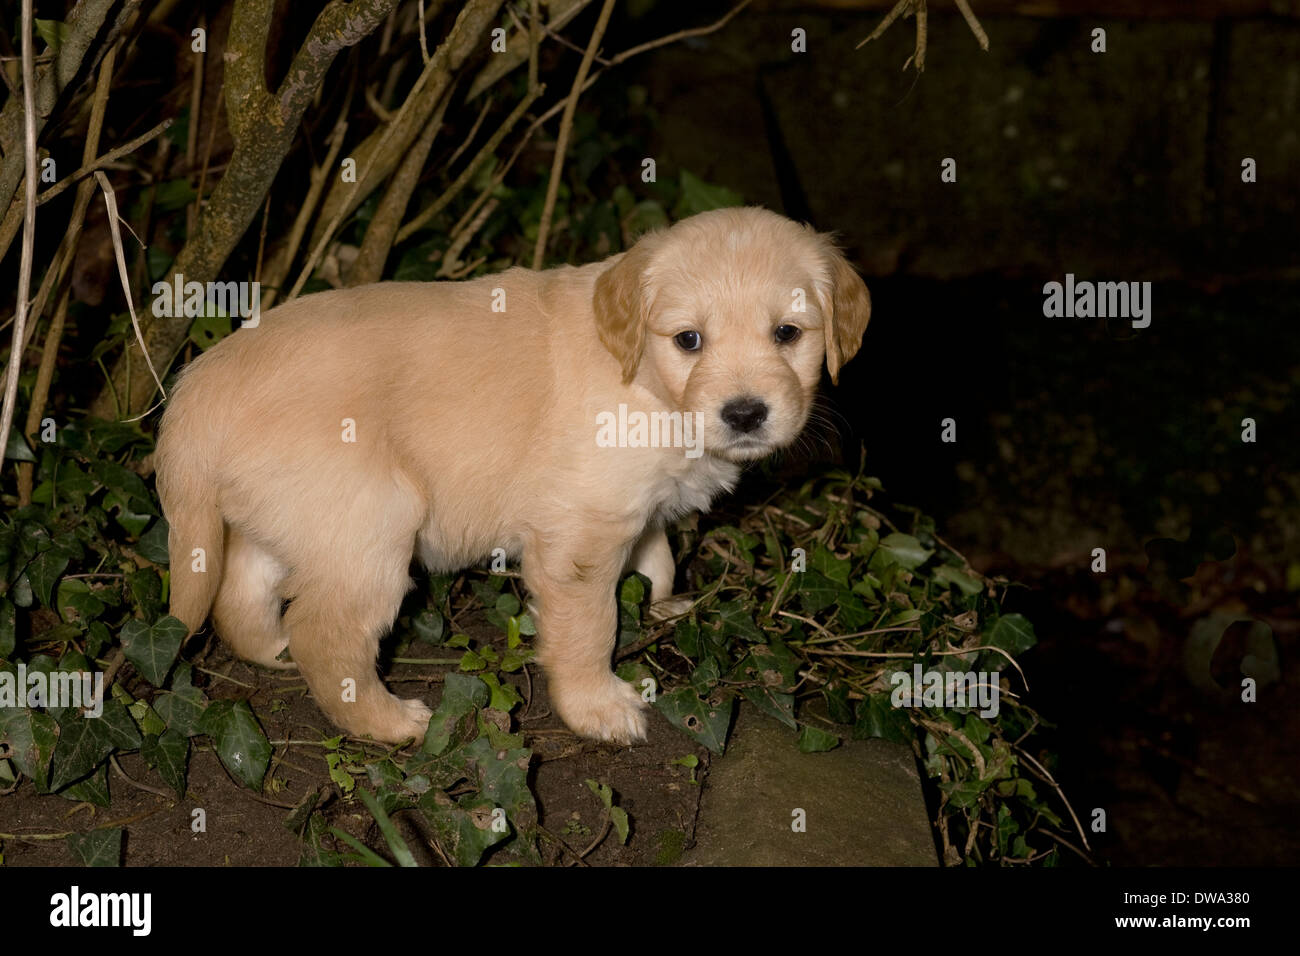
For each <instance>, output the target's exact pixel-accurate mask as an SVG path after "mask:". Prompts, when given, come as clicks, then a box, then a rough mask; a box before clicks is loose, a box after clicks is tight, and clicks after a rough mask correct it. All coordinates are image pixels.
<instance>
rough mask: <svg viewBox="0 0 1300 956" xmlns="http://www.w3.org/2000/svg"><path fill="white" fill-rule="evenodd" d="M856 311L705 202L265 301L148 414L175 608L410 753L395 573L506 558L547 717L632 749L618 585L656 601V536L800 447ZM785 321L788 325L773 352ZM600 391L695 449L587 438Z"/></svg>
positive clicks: (344, 719)
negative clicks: (523, 258) (582, 240)
mask: <svg viewBox="0 0 1300 956" xmlns="http://www.w3.org/2000/svg"><path fill="white" fill-rule="evenodd" d="M797 290H802V292H803V294H804V301H805V305H806V308H805V311H803V312H798V311H794V306H795V304H796V303H797V301H798V291H797ZM502 296H504V311H493V304H494V301H495V302H497V303H500V302H501V298H502ZM869 316H870V299H869V297H868V295H867V290H866V287H865V285H863V283H862V280H861V279H860V278H858V276H857V275H856V274H855V273H854V272H853V270H852V269H851V268H850V267H849V266H848V264H847V263H846V262H845V261H844V259H843V258H842V257H841V256H840V255H839V254H838V253H837V252H836V251H835V249H834V247H833V246H832V245H831V244H830V243H829V241H828V240H827V239H826V238H825V237H824V236H821V235H819V234H817V233H815V232H813V231H812V230H810V229H808V228H807V227H803V226H799V225H797V224H795V223H793V222H791V221H789V220H787V219H784V218H783V217H781V216H778V215H776V214H775V213H771V212H767V211H764V210H761V209H727V210H718V211H714V212H709V213H703V214H701V215H698V216H694V217H692V218H690V219H687V220H684V221H683V222H681V223H678V224H677V225H675V226H673V227H672V228H671V229H667V230H664V231H661V232H656V233H652V234H650V235H647V236H645V237H643V238H642V239H641V240H640V241H639V242H638V243H637V244H636V246H634V247H633V249H632V250H631V251H629V252H628V253H626V254H623V255H619V256H614V257H612V258H610V259H607V260H605V261H604V262H598V263H594V264H591V265H587V266H582V267H578V268H574V267H569V266H562V267H559V268H556V269H551V270H548V271H545V272H532V271H529V270H526V269H511V270H509V271H507V272H504V273H501V274H498V275H490V276H486V277H483V278H480V279H474V280H471V281H467V282H460V283H450V282H438V283H409V282H388V283H380V284H377V285H370V286H364V287H360V288H356V289H347V290H340V291H334V292H324V293H320V294H318V295H310V296H306V297H303V298H301V299H297V300H294V301H292V302H289V303H287V304H285V305H282V306H280V307H278V308H276V309H274V310H273V311H271V312H270V313H268V314H267V315H265V316H263V317H262V319H261V322H260V324H259V325H258V326H257V327H255V328H247V329H241V330H240V331H237V332H235V333H234V334H233V335H231V336H230V337H228V338H227V339H225V340H224V341H222V342H220V343H219V344H218V345H216V346H215V347H213V348H212V349H210V350H208V351H207V352H205V353H204V354H203V355H202V356H201V357H200V358H198V359H197V360H196V361H194V362H193V363H191V364H190V366H189V367H188V368H186V369H185V370H184V372H183V373H182V375H181V377H180V381H179V385H178V387H177V389H176V390H175V393H174V394H173V396H172V398H171V401H170V403H169V405H168V408H167V411H166V413H165V415H164V417H163V422H162V426H161V434H160V438H159V443H158V451H157V456H156V462H157V469H158V490H159V493H160V495H161V497H162V503H163V508H164V510H165V513H166V515H167V518H168V520H169V521H170V523H171V537H170V551H171V556H172V579H171V589H172V599H171V600H172V613H173V614H175V615H176V616H177V617H179V618H180V619H181V620H182V621H183V622H184V623H185V624H186V626H187V627H189V628H190V629H191V630H196V629H198V628H199V627H201V626H202V625H203V623H204V620H205V619H206V618H207V616H208V614H209V612H211V613H212V615H213V618H214V620H215V623H216V629H217V632H218V633H219V634H220V635H221V636H222V637H223V638H224V639H225V640H226V641H227V642H228V643H229V644H230V645H231V646H232V647H233V648H234V650H235V651H236V652H237V653H239V654H240V655H241V656H242V657H244V658H246V659H248V660H251V661H255V662H257V663H260V664H264V665H267V666H272V667H275V666H286V665H285V664H283V663H282V662H281V660H280V659H279V658H280V656H281V652H283V651H284V650H285V649H286V648H287V649H288V651H289V655H290V656H291V657H292V660H293V664H296V665H297V667H298V668H299V669H300V670H301V672H302V674H303V675H304V677H305V678H306V680H307V683H308V686H309V687H310V688H311V692H312V694H313V696H314V697H315V698H316V700H317V702H318V703H319V705H320V707H321V709H322V710H323V711H324V712H325V714H326V715H327V716H328V717H329V718H330V719H331V720H332V721H333V722H334V723H335V724H337V725H338V726H339V727H342V728H343V729H345V730H347V731H349V732H351V733H354V734H358V735H363V734H369V735H371V736H372V737H374V738H376V739H379V740H384V741H392V742H397V741H401V740H404V739H406V738H410V737H415V738H416V739H419V738H420V737H422V735H423V733H424V731H425V727H426V724H427V722H428V719H429V715H430V711H429V708H428V707H426V706H425V704H423V703H422V702H421V701H418V700H400V699H398V698H397V697H395V696H393V695H392V694H391V693H389V691H388V690H387V689H386V688H385V687H384V685H383V683H382V682H381V681H380V679H379V676H378V674H377V672H376V667H375V661H376V655H377V652H378V647H379V641H380V639H381V638H382V636H383V635H384V634H385V632H386V631H387V630H388V629H389V627H391V625H392V622H393V619H394V617H395V616H396V614H397V610H398V606H399V604H400V603H401V601H402V597H403V595H404V594H405V593H406V591H407V590H408V588H409V587H410V586H411V582H410V577H409V564H410V561H411V559H412V557H413V556H415V557H418V558H419V559H420V560H421V561H422V562H423V563H424V564H425V565H426V566H427V567H428V568H430V569H431V570H433V571H452V570H457V569H460V568H463V567H466V566H468V565H472V564H475V563H479V562H482V561H484V560H485V559H486V558H488V557H489V556H490V554H491V553H492V551H493V549H495V548H504V549H505V550H506V552H507V553H508V554H509V555H511V556H512V557H517V558H519V559H520V560H521V562H522V573H523V578H524V582H525V584H526V585H527V587H528V589H529V591H530V592H531V594H532V599H533V602H534V604H535V607H536V613H537V619H538V628H539V651H540V659H541V661H542V663H543V665H544V667H545V670H546V674H547V677H548V680H549V685H550V692H551V697H552V700H553V701H554V704H555V708H556V711H557V712H558V713H559V715H560V716H561V717H562V718H563V719H564V721H565V723H567V724H568V726H569V727H570V728H572V729H573V730H574V731H576V732H578V733H580V734H583V735H586V736H590V737H595V738H598V739H603V740H613V741H622V742H630V741H633V740H637V739H641V738H642V737H643V736H644V733H645V722H646V707H645V705H644V704H643V702H642V700H641V697H640V695H639V693H638V692H637V691H636V690H635V689H633V687H631V686H630V685H628V684H625V683H624V682H622V681H620V680H619V679H618V678H616V677H615V676H614V674H613V673H612V672H611V670H610V663H611V654H612V651H613V647H614V641H615V632H616V630H617V606H616V600H615V592H616V588H617V583H618V580H619V577H620V575H621V574H622V573H623V572H624V570H625V568H628V567H632V568H635V569H636V570H639V571H641V572H643V573H644V574H645V575H646V576H647V577H648V578H649V579H650V581H651V583H652V599H653V600H654V601H656V602H658V607H659V608H660V609H663V608H665V607H667V608H672V607H674V605H672V604H671V603H667V602H668V601H669V599H670V596H671V594H672V587H673V574H674V570H673V558H672V553H671V551H670V550H669V547H668V542H667V538H666V536H665V534H664V530H663V529H664V525H665V523H666V522H669V521H671V520H673V519H675V518H677V517H678V516H680V515H682V514H685V513H687V512H690V511H695V510H701V509H706V508H708V507H709V505H710V503H711V501H712V500H713V498H714V496H715V495H717V494H718V493H719V492H723V491H726V490H729V489H730V488H731V487H732V486H733V484H734V483H735V481H736V478H737V475H738V473H739V469H740V466H741V463H743V462H745V461H749V460H754V459H756V458H759V457H762V456H763V455H766V454H768V453H769V452H771V451H772V450H774V449H776V448H779V447H782V446H784V445H786V444H788V443H789V442H791V441H792V440H793V439H794V438H795V437H796V435H797V434H798V433H799V431H800V430H801V429H802V428H803V426H804V424H805V422H806V421H807V418H808V414H809V409H810V405H811V402H812V400H813V395H814V392H815V390H816V387H817V383H818V379H819V377H820V367H821V363H822V362H823V360H825V361H826V362H827V364H828V365H829V367H830V370H831V373H832V377H834V376H835V375H836V374H837V373H838V371H839V368H840V366H841V365H842V364H843V363H844V362H846V361H848V359H849V358H851V357H852V355H853V353H854V352H855V351H857V348H858V346H859V343H860V341H861V338H862V333H863V330H864V328H865V327H866V324H867V319H868V318H869ZM781 325H788V326H793V327H795V328H797V329H800V330H802V331H801V334H799V335H798V337H797V338H796V339H794V341H791V342H788V343H784V344H782V343H778V342H777V341H776V338H775V332H774V330H775V329H776V327H777V326H781ZM684 331H696V332H698V333H699V334H700V335H701V340H702V347H701V348H700V349H699V350H698V351H694V352H687V351H685V350H683V348H682V347H681V345H679V344H678V343H677V342H676V341H675V340H674V336H677V335H678V333H681V332H684ZM688 341H689V339H688ZM739 399H748V400H752V401H754V402H760V403H763V404H764V405H765V406H766V417H765V419H764V420H763V422H762V424H761V425H760V426H759V427H757V428H753V429H752V430H750V431H748V432H744V433H741V432H738V431H737V430H736V428H735V427H734V421H736V420H739V419H736V418H735V415H736V412H735V409H736V408H737V406H736V405H735V404H734V403H735V402H736V401H737V400H739ZM729 402H731V403H733V404H732V405H730V406H728V403H729ZM620 404H622V405H625V406H627V408H628V409H629V410H631V411H633V412H635V411H644V412H647V413H648V412H655V411H659V412H671V411H677V412H697V411H698V412H700V413H702V416H703V422H704V434H703V440H704V444H703V448H704V453H703V454H702V455H700V456H699V457H695V458H691V457H688V456H687V454H686V453H685V451H684V450H683V449H682V448H680V447H668V448H662V447H661V448H654V447H601V446H600V445H598V443H597V440H596V436H597V432H598V427H597V421H598V418H597V416H598V415H600V414H601V413H610V414H617V412H618V409H619V406H620ZM724 408H726V409H729V410H730V411H729V414H731V415H732V419H733V425H729V424H727V423H726V422H724V420H723V419H722V417H721V416H722V415H723V411H724ZM345 420H351V421H352V422H354V423H355V441H354V442H347V441H345V440H344V437H345V429H346V426H345ZM751 424H752V423H751ZM196 549H203V552H202V553H203V558H204V560H205V562H206V566H205V569H204V570H202V571H199V572H196V571H195V570H194V567H195V565H196V562H195V560H194V555H195V553H196ZM286 599H289V600H290V601H291V603H290V604H289V606H288V609H287V610H286V611H285V612H284V613H283V615H281V607H282V604H283V601H284V600H286ZM289 666H293V665H289ZM350 682H351V683H354V686H355V700H349V699H347V695H346V694H345V691H346V689H347V688H348V687H349V686H350Z"/></svg>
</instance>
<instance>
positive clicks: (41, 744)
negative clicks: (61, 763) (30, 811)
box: [0, 707, 59, 793]
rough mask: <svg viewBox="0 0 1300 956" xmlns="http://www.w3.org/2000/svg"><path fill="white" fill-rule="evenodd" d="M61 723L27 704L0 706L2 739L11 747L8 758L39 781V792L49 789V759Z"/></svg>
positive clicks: (37, 783) (36, 781) (24, 772)
mask: <svg viewBox="0 0 1300 956" xmlns="http://www.w3.org/2000/svg"><path fill="white" fill-rule="evenodd" d="M58 733H59V725H58V724H57V723H56V722H55V720H54V718H53V717H51V716H50V715H49V714H42V713H39V712H36V711H31V710H28V709H27V708H26V707H0V741H3V742H4V743H5V744H6V745H7V746H8V747H9V759H10V760H12V761H13V762H14V766H15V767H17V768H18V769H19V770H20V771H21V772H22V773H23V774H24V775H26V776H27V777H30V778H31V779H32V780H33V781H35V783H36V789H37V791H38V792H41V793H47V792H48V791H49V789H50V785H49V784H50V758H51V757H52V756H53V755H54V747H55V744H56V743H57V742H58Z"/></svg>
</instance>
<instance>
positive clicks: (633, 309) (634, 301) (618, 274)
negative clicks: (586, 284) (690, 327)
mask: <svg viewBox="0 0 1300 956" xmlns="http://www.w3.org/2000/svg"><path fill="white" fill-rule="evenodd" d="M651 246H652V242H651V240H650V237H645V238H643V239H641V240H640V241H639V242H637V244H636V245H634V246H633V247H632V248H631V249H630V250H629V251H627V252H625V253H623V255H622V257H621V258H620V259H619V260H618V262H616V263H614V265H612V266H610V267H609V268H608V269H606V270H605V271H604V272H602V273H601V274H600V276H599V277H598V278H597V279H596V290H595V292H594V293H593V295H592V300H591V304H592V310H593V311H594V312H595V315H596V332H597V334H599V335H600V341H601V342H602V343H603V344H604V346H605V348H607V349H609V352H610V354H611V355H613V356H614V358H616V359H618V363H619V365H621V366H622V367H623V384H625V385H626V384H628V383H629V382H631V381H632V379H633V378H635V377H636V369H637V366H638V365H640V364H641V353H642V352H643V351H644V350H645V326H646V319H647V318H648V317H649V314H650V303H649V302H648V301H647V300H646V294H645V288H644V276H643V273H644V272H645V268H646V266H647V265H648V264H649V261H650V252H651Z"/></svg>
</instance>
